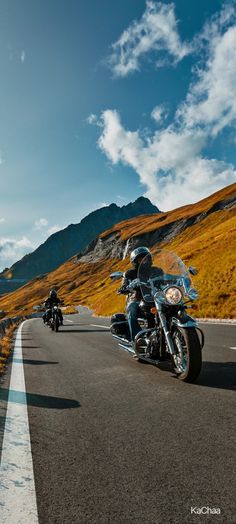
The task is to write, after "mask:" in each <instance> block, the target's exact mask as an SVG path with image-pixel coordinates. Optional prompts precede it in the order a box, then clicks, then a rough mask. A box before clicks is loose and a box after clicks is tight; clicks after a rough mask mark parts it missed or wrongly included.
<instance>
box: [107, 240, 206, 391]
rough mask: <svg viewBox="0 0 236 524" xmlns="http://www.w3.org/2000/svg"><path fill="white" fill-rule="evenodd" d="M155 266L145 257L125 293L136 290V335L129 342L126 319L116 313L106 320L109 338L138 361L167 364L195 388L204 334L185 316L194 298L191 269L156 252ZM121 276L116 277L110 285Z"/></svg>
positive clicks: (168, 254)
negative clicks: (109, 323) (139, 291)
mask: <svg viewBox="0 0 236 524" xmlns="http://www.w3.org/2000/svg"><path fill="white" fill-rule="evenodd" d="M155 261H156V263H157V266H153V265H151V264H150V257H149V256H148V255H147V257H145V258H144V259H143V260H142V262H141V264H140V265H139V270H138V275H137V279H135V280H133V281H132V282H131V283H130V284H129V286H128V288H127V290H129V291H131V292H132V290H134V289H137V287H139V288H140V290H141V294H142V300H141V302H140V304H139V308H140V312H141V315H140V318H138V322H139V324H140V331H139V332H138V334H137V335H136V337H135V339H134V341H131V340H130V331H129V325H128V321H127V316H126V315H124V314H123V313H117V314H115V315H113V316H112V317H111V327H110V329H111V333H112V336H113V337H114V338H115V339H118V340H119V346H120V347H122V348H123V349H125V350H126V351H128V352H130V353H132V354H133V355H134V356H136V358H137V359H138V361H143V362H148V363H150V364H154V365H156V366H161V363H163V361H166V362H169V364H170V366H171V368H172V370H173V371H174V373H175V374H176V376H177V377H178V378H179V379H180V380H182V381H185V382H194V381H195V380H196V379H197V377H198V375H199V373H200V371H201V366H202V348H203V346H204V334H203V332H202V330H201V329H200V328H199V326H198V324H197V321H196V320H194V319H193V318H192V317H191V316H189V315H188V314H187V312H186V310H187V309H188V308H189V307H192V306H189V305H188V303H189V302H192V301H194V300H196V299H197V298H198V292H197V291H196V289H195V288H193V287H192V275H195V274H196V273H197V270H196V269H195V268H193V267H189V268H187V267H186V266H185V264H184V262H183V261H182V260H181V259H180V258H179V257H178V256H177V255H176V254H175V253H172V252H169V251H166V250H160V251H159V252H158V254H157V257H155ZM122 276H123V274H122V273H121V272H119V271H117V272H115V273H112V275H110V277H111V279H112V280H118V279H120V278H121V277H122Z"/></svg>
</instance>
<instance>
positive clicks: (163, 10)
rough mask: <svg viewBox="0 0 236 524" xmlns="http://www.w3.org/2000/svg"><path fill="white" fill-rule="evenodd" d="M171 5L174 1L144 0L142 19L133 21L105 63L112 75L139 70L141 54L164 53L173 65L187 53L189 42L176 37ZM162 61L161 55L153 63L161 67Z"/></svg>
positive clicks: (176, 31) (113, 46)
mask: <svg viewBox="0 0 236 524" xmlns="http://www.w3.org/2000/svg"><path fill="white" fill-rule="evenodd" d="M174 8H175V6H174V4H173V3H171V4H164V3H162V2H154V1H153V0H148V1H147V3H146V9H145V11H144V13H143V15H142V17H141V19H140V20H139V21H134V22H132V23H131V25H130V26H129V27H128V28H127V29H126V30H125V31H124V32H123V33H122V35H121V36H120V38H119V39H118V40H117V42H115V43H114V44H113V45H112V53H111V55H110V56H109V58H108V60H107V63H108V65H109V66H110V68H111V69H112V71H113V73H114V75H115V76H123V77H124V76H126V75H128V74H129V73H132V72H134V71H137V70H139V67H140V61H141V59H142V58H143V56H144V55H147V53H150V52H152V51H155V52H156V53H160V54H162V53H163V52H166V53H167V54H168V55H169V57H171V59H172V62H173V63H174V64H176V63H177V62H179V61H180V60H182V59H183V58H184V56H186V55H187V54H188V53H189V52H190V46H189V44H187V43H184V42H181V39H180V37H179V34H178V28H177V25H178V23H177V20H176V17H175V12H174ZM165 61H166V59H164V62H163V57H162V56H161V57H160V58H159V59H158V60H157V62H156V66H157V67H160V66H162V65H163V64H164V63H165Z"/></svg>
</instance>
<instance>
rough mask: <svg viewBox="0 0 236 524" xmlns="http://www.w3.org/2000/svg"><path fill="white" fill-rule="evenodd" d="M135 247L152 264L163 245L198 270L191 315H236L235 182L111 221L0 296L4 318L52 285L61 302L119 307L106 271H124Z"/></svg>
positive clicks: (108, 310) (104, 309)
mask: <svg viewBox="0 0 236 524" xmlns="http://www.w3.org/2000/svg"><path fill="white" fill-rule="evenodd" d="M140 245H147V246H149V247H150V248H151V251H152V253H153V255H154V262H155V253H156V252H157V250H158V249H159V248H160V247H164V248H165V249H168V250H170V251H174V252H175V253H176V254H177V255H178V256H180V257H181V258H182V259H183V260H184V262H185V263H186V265H192V266H196V267H197V268H198V270H199V273H198V275H196V276H195V277H194V285H195V286H196V288H197V289H198V290H199V292H200V299H199V300H198V301H197V303H196V311H195V315H196V316H198V317H210V318H234V317H235V311H236V283H235V252H236V184H232V185H231V186H228V187H226V188H224V189H222V190H221V191H218V192H217V193H214V194H213V195H211V196H210V197H208V198H206V199H204V200H201V201H200V202H197V203H196V204H191V205H189V206H184V207H181V208H178V209H175V210H173V211H170V212H167V213H156V214H155V215H152V216H145V217H142V218H140V217H135V218H132V219H129V220H125V221H123V222H121V223H119V224H116V225H115V226H113V227H112V228H110V229H109V230H107V231H105V232H103V233H102V234H100V235H99V236H98V237H97V239H96V240H95V241H93V242H92V244H90V246H89V247H88V248H86V249H85V250H84V252H83V253H80V254H78V255H76V256H74V257H73V258H71V259H70V260H68V261H67V262H66V263H64V264H63V265H62V266H60V267H59V268H58V269H56V270H55V271H53V272H52V273H49V274H48V275H45V276H42V277H39V278H36V279H34V280H33V281H31V282H29V283H28V284H26V285H25V286H23V287H22V288H20V289H19V290H18V291H16V292H14V293H11V294H9V295H7V296H5V297H3V298H2V299H0V310H3V311H5V315H9V316H14V315H16V314H20V313H21V312H22V313H31V312H32V308H33V306H34V305H35V304H38V303H41V302H42V301H43V300H44V298H45V296H46V295H47V293H48V291H49V289H50V288H51V287H56V288H57V290H58V292H59V296H61V297H62V298H63V299H64V300H65V304H68V305H69V304H72V305H78V304H82V305H86V306H88V307H90V308H91V309H93V310H94V311H95V312H96V313H97V314H99V315H110V314H112V313H114V312H115V311H119V310H120V311H122V310H123V309H124V298H123V297H122V296H118V295H117V293H116V290H117V288H118V286H119V283H117V282H111V280H110V278H109V274H110V273H111V272H113V271H116V270H121V271H124V270H125V269H127V267H129V265H130V263H129V253H130V250H131V249H133V247H136V246H140ZM124 255H126V256H125V258H124V259H123V257H124Z"/></svg>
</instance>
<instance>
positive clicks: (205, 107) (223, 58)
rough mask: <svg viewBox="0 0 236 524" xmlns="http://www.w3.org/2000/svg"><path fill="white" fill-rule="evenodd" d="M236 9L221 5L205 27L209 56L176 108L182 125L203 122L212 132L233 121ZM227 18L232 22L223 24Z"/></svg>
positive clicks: (234, 116)
mask: <svg viewBox="0 0 236 524" xmlns="http://www.w3.org/2000/svg"><path fill="white" fill-rule="evenodd" d="M235 18H236V11H235V9H234V10H233V6H229V7H228V9H224V10H223V12H222V13H220V15H219V16H218V18H216V19H214V20H213V22H212V23H211V24H208V25H207V26H206V27H205V28H204V32H203V34H204V37H205V39H206V40H207V43H208V47H207V51H208V57H207V61H206V64H205V67H202V68H200V69H198V71H197V79H196V82H195V83H193V84H192V85H191V86H190V89H189V93H188V95H187V98H186V100H185V102H184V103H183V104H182V106H180V108H179V109H178V111H177V118H179V120H180V123H181V125H185V126H187V127H191V128H193V127H196V126H202V127H205V128H207V129H208V133H209V134H210V135H212V136H215V135H216V134H218V133H219V132H220V131H221V130H222V129H224V127H226V126H229V125H231V124H233V123H234V122H235V121H236V97H235V93H236V23H235ZM229 20H230V21H231V23H232V22H234V25H232V26H231V27H226V28H225V24H226V22H227V23H228V22H229Z"/></svg>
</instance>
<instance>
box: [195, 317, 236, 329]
mask: <svg viewBox="0 0 236 524" xmlns="http://www.w3.org/2000/svg"><path fill="white" fill-rule="evenodd" d="M195 320H197V319H195ZM197 322H198V324H204V325H206V326H207V325H208V326H232V327H234V328H235V327H236V324H235V323H233V322H232V323H231V322H207V321H204V320H197Z"/></svg>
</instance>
